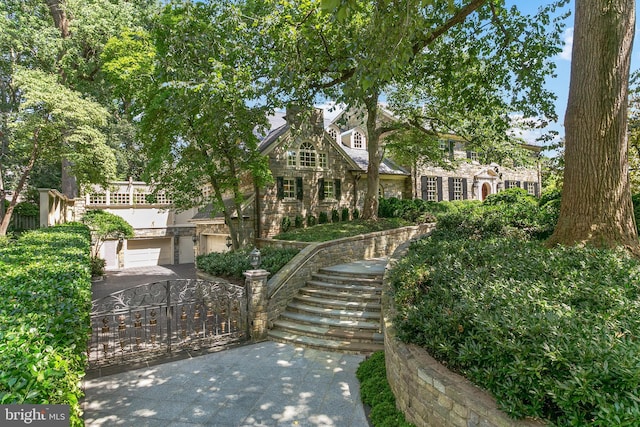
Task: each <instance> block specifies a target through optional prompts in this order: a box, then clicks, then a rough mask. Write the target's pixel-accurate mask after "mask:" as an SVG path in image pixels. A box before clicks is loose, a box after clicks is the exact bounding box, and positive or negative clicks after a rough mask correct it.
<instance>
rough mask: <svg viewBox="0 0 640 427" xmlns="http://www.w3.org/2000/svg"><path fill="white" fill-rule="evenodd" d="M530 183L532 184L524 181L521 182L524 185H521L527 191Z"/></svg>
mask: <svg viewBox="0 0 640 427" xmlns="http://www.w3.org/2000/svg"><path fill="white" fill-rule="evenodd" d="M531 184H532V183H530V182H529V181H525V182H524V183H523V185H524V186H523V188H524V189H525V190H527V191H529V185H531Z"/></svg>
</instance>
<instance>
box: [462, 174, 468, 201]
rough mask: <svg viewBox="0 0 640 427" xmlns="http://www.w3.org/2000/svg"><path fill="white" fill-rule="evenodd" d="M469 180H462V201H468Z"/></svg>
mask: <svg viewBox="0 0 640 427" xmlns="http://www.w3.org/2000/svg"><path fill="white" fill-rule="evenodd" d="M467 195H468V193H467V178H463V179H462V200H467V198H468V197H467Z"/></svg>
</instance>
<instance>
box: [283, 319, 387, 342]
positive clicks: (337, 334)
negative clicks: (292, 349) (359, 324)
mask: <svg viewBox="0 0 640 427" xmlns="http://www.w3.org/2000/svg"><path fill="white" fill-rule="evenodd" d="M273 330H277V331H283V332H288V333H290V334H296V335H307V336H312V337H316V338H325V339H333V340H335V339H339V340H346V341H351V342H373V343H382V342H383V341H384V336H383V335H382V334H381V333H380V332H378V331H376V330H373V329H370V330H363V329H346V328H342V327H337V326H332V325H327V326H314V325H308V324H301V323H298V322H293V321H290V320H286V319H280V320H276V321H275V322H274V325H273Z"/></svg>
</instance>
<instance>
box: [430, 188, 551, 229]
mask: <svg viewBox="0 0 640 427" xmlns="http://www.w3.org/2000/svg"><path fill="white" fill-rule="evenodd" d="M456 208H457V209H455V210H454V209H451V210H450V211H449V212H446V213H443V214H441V215H439V216H438V225H437V226H438V229H440V230H443V231H449V232H452V233H456V234H458V235H461V236H466V237H472V238H482V237H491V236H494V237H495V236H503V237H504V236H511V237H514V238H519V239H530V238H534V239H544V238H546V237H548V236H550V235H551V233H553V229H554V227H555V224H556V222H557V212H556V211H555V210H554V209H553V208H551V207H550V206H544V207H541V206H540V205H539V204H538V200H537V199H536V198H535V197H533V196H531V195H529V194H528V193H527V192H526V191H525V190H523V189H521V188H511V189H508V190H505V191H501V192H500V193H497V194H492V195H490V196H488V197H487V198H486V199H485V201H484V202H482V203H473V204H463V205H459V206H457V207H456Z"/></svg>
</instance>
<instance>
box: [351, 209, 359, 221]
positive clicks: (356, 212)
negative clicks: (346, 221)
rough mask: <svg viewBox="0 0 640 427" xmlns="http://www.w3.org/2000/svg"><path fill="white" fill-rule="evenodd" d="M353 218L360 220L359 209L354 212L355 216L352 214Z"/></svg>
mask: <svg viewBox="0 0 640 427" xmlns="http://www.w3.org/2000/svg"><path fill="white" fill-rule="evenodd" d="M351 218H353V219H354V220H355V219H358V218H360V210H358V208H356V209H354V210H353V214H351Z"/></svg>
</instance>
